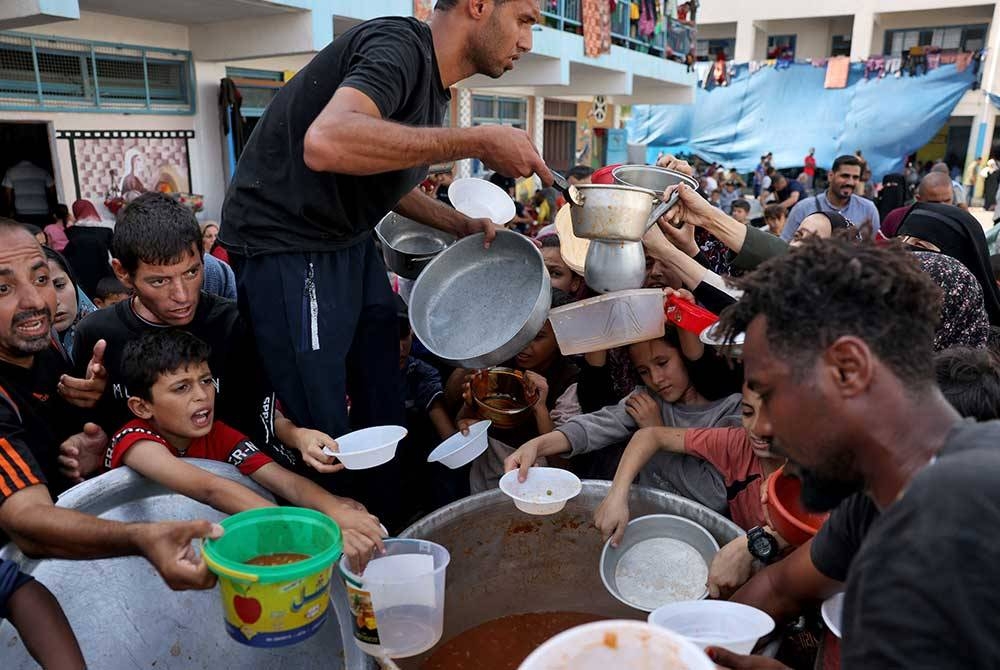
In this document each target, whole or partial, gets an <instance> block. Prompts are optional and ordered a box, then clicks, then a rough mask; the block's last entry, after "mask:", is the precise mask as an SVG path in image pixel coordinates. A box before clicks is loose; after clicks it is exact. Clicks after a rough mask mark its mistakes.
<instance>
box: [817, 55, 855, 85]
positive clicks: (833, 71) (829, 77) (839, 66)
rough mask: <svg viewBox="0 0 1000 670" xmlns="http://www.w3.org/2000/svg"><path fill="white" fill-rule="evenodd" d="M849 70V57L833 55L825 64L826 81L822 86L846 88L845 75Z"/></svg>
mask: <svg viewBox="0 0 1000 670" xmlns="http://www.w3.org/2000/svg"><path fill="white" fill-rule="evenodd" d="M850 71H851V59H850V58H848V57H847V56H834V57H833V58H831V59H830V62H829V63H827V64H826V81H825V82H824V83H823V88H847V75H848V73H849V72H850Z"/></svg>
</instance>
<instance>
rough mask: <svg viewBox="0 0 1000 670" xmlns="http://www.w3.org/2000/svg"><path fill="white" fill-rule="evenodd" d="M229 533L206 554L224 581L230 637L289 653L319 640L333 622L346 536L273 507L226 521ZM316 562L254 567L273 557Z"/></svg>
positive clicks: (310, 515) (302, 513)
mask: <svg viewBox="0 0 1000 670" xmlns="http://www.w3.org/2000/svg"><path fill="white" fill-rule="evenodd" d="M222 527H223V529H224V530H225V533H224V534H223V536H222V537H220V538H219V539H217V540H206V541H205V543H204V545H203V550H202V554H203V556H204V558H205V563H206V564H207V565H208V568H209V570H211V571H212V572H214V573H215V574H216V575H218V576H219V591H220V592H221V594H222V610H223V613H224V614H225V617H226V631H227V632H228V633H229V635H230V637H232V638H233V639H234V640H236V641H238V642H241V643H243V644H246V645H249V646H252V647H281V646H284V645H288V644H294V643H296V642H301V641H302V640H305V639H306V638H308V637H310V636H312V635H313V634H314V633H315V632H316V631H317V630H319V629H320V627H321V626H322V625H323V622H324V621H326V617H327V612H328V610H329V605H330V578H331V576H332V572H333V564H334V563H335V562H336V561H337V559H338V558H339V557H340V552H341V535H340V528H339V527H338V526H337V524H336V523H334V521H333V520H332V519H330V517H328V516H326V515H325V514H321V513H319V512H316V511H313V510H311V509H302V508H299V507H265V508H261V509H252V510H248V511H246V512H240V513H239V514H234V515H233V516H231V517H229V518H228V519H224V520H223V521H222ZM282 553H288V554H301V555H304V556H308V557H309V558H307V559H303V560H300V561H297V562H294V563H289V564H286V565H272V566H264V565H248V564H247V561H249V560H251V559H254V558H257V557H260V556H267V555H272V554H282Z"/></svg>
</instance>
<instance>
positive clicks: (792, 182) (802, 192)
mask: <svg viewBox="0 0 1000 670" xmlns="http://www.w3.org/2000/svg"><path fill="white" fill-rule="evenodd" d="M768 190H769V191H771V193H774V194H775V197H776V198H777V201H778V202H784V201H785V200H788V198H790V197H792V193H798V194H799V202H801V201H802V199H803V198H805V197H806V189H805V187H804V186H803V185H802V184H800V183H799V182H798V180H796V179H787V180H785V188H783V189H781V190H780V191H775V190H774V185H773V184H772V185H771V188H769V189H768Z"/></svg>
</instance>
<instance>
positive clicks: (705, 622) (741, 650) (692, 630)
mask: <svg viewBox="0 0 1000 670" xmlns="http://www.w3.org/2000/svg"><path fill="white" fill-rule="evenodd" d="M649 623H651V624H653V625H654V626H660V627H661V628H666V629H667V630H671V631H673V632H675V633H677V634H678V635H683V636H684V637H685V638H687V639H688V640H690V641H691V642H692V643H694V644H696V645H697V646H698V647H700V648H705V647H722V648H724V649H728V650H729V651H731V652H733V653H734V654H749V653H750V652H751V651H753V648H754V647H755V646H756V645H757V640H759V639H760V638H762V637H764V636H765V635H767V634H768V633H770V632H771V631H772V630H774V619H772V618H771V617H770V615H768V613H767V612H762V611H761V610H759V609H757V608H756V607H750V606H749V605H743V604H741V603H733V602H729V601H726V600H690V601H687V602H680V603H670V604H669V605H664V606H663V607H660V608H658V609H656V610H653V612H652V614H650V615H649Z"/></svg>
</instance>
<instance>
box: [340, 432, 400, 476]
mask: <svg viewBox="0 0 1000 670" xmlns="http://www.w3.org/2000/svg"><path fill="white" fill-rule="evenodd" d="M404 437H406V429H405V428H403V427H402V426H373V427H371V428H364V429H362V430H356V431H354V432H353V433H348V434H347V435H344V436H343V437H338V438H337V446H338V447H339V448H340V450H339V451H334V450H333V449H331V448H330V447H323V453H324V454H326V455H327V456H336V457H337V460H339V461H340V462H341V463H343V464H344V467H345V468H347V469H348V470H364V469H366V468H374V467H376V466H379V465H382V464H383V463H388V462H389V461H391V460H392V459H393V457H394V456H395V455H396V445H398V444H399V441H400V440H402V439H403V438H404Z"/></svg>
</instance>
